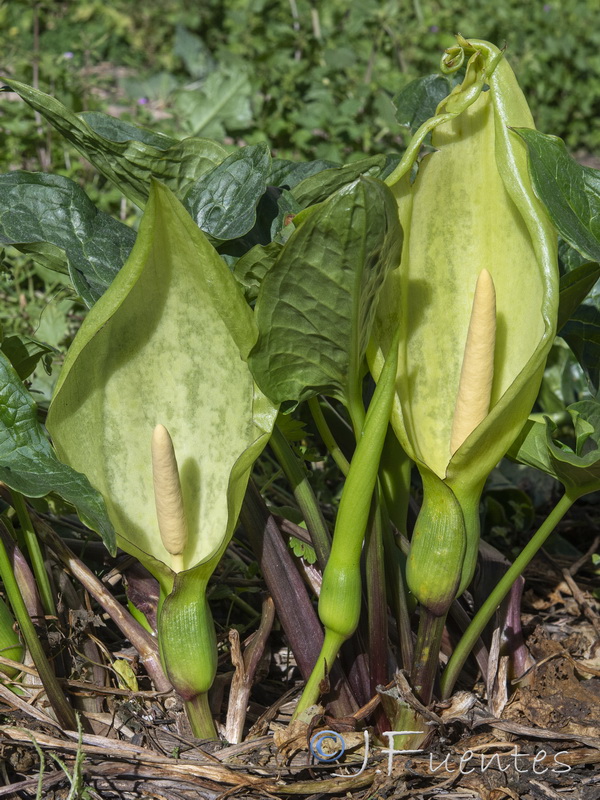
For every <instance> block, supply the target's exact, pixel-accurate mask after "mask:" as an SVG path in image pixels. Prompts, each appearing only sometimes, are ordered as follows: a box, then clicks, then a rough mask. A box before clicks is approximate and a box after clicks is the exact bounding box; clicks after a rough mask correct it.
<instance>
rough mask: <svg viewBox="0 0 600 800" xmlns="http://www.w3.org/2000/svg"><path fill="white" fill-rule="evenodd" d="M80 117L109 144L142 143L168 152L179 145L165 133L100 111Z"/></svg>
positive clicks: (88, 112) (177, 141)
mask: <svg viewBox="0 0 600 800" xmlns="http://www.w3.org/2000/svg"><path fill="white" fill-rule="evenodd" d="M78 116H79V119H82V120H83V121H84V122H87V124H88V125H89V126H90V128H91V129H92V130H93V131H94V132H95V133H97V134H98V135H99V136H102V138H104V139H107V140H108V141H109V142H142V144H149V145H150V146H151V147H156V148H157V150H168V149H169V148H170V147H173V146H174V145H176V144H178V143H179V140H178V139H173V138H172V137H171V136H165V134H164V133H158V132H157V131H151V130H148V128H141V127H140V126H139V125H132V124H131V122H123V120H121V119H118V117H111V116H110V115H109V114H102V113H100V112H99V111H84V112H83V113H82V114H79V115H78Z"/></svg>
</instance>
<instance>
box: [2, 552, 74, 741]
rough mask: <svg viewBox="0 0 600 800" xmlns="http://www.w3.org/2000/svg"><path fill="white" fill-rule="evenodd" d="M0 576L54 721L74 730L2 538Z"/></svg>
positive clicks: (59, 687) (67, 704) (70, 714)
mask: <svg viewBox="0 0 600 800" xmlns="http://www.w3.org/2000/svg"><path fill="white" fill-rule="evenodd" d="M0 577H1V578H2V582H3V584H4V588H5V590H6V594H7V597H8V600H9V602H10V604H11V606H12V610H13V613H14V615H15V617H16V619H17V622H18V623H19V628H20V630H21V635H22V636H23V638H24V640H25V644H26V645H27V649H28V650H29V653H30V654H31V657H32V659H33V663H34V664H35V668H36V669H37V671H38V675H39V676H40V680H41V682H42V684H43V686H44V689H45V691H46V694H47V696H48V700H49V702H50V705H51V706H52V709H53V711H54V713H55V714H56V719H57V720H58V723H59V725H61V727H63V728H65V729H66V730H70V731H76V730H77V717H76V716H75V712H74V710H73V709H72V708H71V706H70V705H69V702H68V700H67V698H66V697H65V695H64V692H63V690H62V688H61V686H60V684H59V682H58V680H57V678H56V675H55V674H54V672H53V671H52V667H51V666H50V662H49V661H48V658H47V656H46V653H45V652H44V649H43V648H42V645H41V643H40V640H39V639H38V637H37V634H36V632H35V628H34V627H33V622H32V621H31V617H30V616H29V614H28V613H27V608H26V607H25V603H24V602H23V597H22V596H21V592H20V590H19V586H18V584H17V581H16V579H15V576H14V573H13V571H12V566H11V563H10V558H9V557H8V553H7V551H6V547H5V546H4V542H3V541H2V539H0Z"/></svg>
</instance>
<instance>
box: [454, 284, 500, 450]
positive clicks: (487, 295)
mask: <svg viewBox="0 0 600 800" xmlns="http://www.w3.org/2000/svg"><path fill="white" fill-rule="evenodd" d="M495 345H496V290H495V288H494V281H493V279H492V276H491V275H490V273H489V272H488V271H487V269H483V270H481V272H480V273H479V277H478V278H477V285H476V286H475V296H474V297H473V308H472V310H471V319H470V321H469V331H468V333H467V342H466V344H465V354H464V356H463V362H462V367H461V371H460V381H459V384H458V394H457V397H456V406H455V407H454V418H453V420H452V435H451V439H450V456H453V455H454V453H456V451H457V450H458V448H459V447H460V446H461V444H462V443H463V442H464V441H465V439H466V438H467V437H468V436H469V435H470V434H471V433H472V432H473V431H474V430H475V428H476V427H477V426H478V425H479V424H480V423H481V422H483V420H484V419H485V418H486V417H487V415H488V413H489V410H490V398H491V395H492V383H493V380H494V348H495Z"/></svg>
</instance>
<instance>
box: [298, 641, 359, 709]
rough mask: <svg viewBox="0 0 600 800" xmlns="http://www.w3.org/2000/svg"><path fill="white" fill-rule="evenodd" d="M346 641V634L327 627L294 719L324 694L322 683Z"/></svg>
mask: <svg viewBox="0 0 600 800" xmlns="http://www.w3.org/2000/svg"><path fill="white" fill-rule="evenodd" d="M345 641H346V636H342V635H340V634H338V633H335V631H332V630H331V629H329V628H326V629H325V639H324V640H323V646H322V648H321V652H320V653H319V657H318V658H317V663H316V664H315V666H314V669H313V671H312V672H311V674H310V678H309V679H308V681H307V682H306V686H305V687H304V691H303V692H302V697H301V698H300V700H299V701H298V705H297V706H296V710H295V711H294V716H293V717H292V720H294V719H296V718H297V717H298V716H299V714H301V713H302V711H305V710H306V709H307V708H310V706H313V705H315V703H317V701H318V700H319V697H320V696H321V694H324V690H325V687H324V686H322V685H321V684H322V683H324V682H325V681H326V680H327V678H328V676H329V673H330V672H331V668H332V666H333V663H334V661H335V659H336V658H337V654H338V653H339V651H340V647H341V646H342V645H343V644H344V642H345Z"/></svg>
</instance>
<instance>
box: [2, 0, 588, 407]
mask: <svg viewBox="0 0 600 800" xmlns="http://www.w3.org/2000/svg"><path fill="white" fill-rule="evenodd" d="M471 5H472V8H470V9H467V10H464V11H457V10H456V9H457V6H458V3H457V1H456V0H407V1H406V2H383V1H382V0H361V2H360V3H358V2H357V3H349V2H348V0H343V1H342V0H323V1H322V2H317V0H313V2H310V0H194V1H193V2H192V1H191V0H161V2H160V3H155V2H139V0H112V2H110V3H109V2H105V0H71V1H70V2H60V1H57V0H52V2H50V0H39V2H32V0H8V1H6V0H4V2H0V76H2V75H6V76H8V77H11V78H14V79H16V80H19V81H23V82H25V83H30V84H33V85H35V86H37V87H38V88H40V89H42V90H43V91H46V92H48V93H50V94H52V95H54V96H56V97H57V98H58V99H59V100H61V101H62V102H63V103H64V104H65V105H67V106H69V107H70V108H71V109H73V110H74V111H83V110H97V111H104V112H107V113H109V114H114V115H117V116H119V117H121V118H122V119H124V120H127V121H132V122H135V123H137V124H141V125H145V126H148V127H151V128H154V129H157V130H160V131H163V132H165V133H168V134H171V135H175V136H179V137H184V136H190V135H198V136H208V137H214V138H216V139H219V140H221V141H223V142H225V143H227V144H231V145H240V144H255V143H257V142H260V141H266V142H268V144H269V146H270V147H271V149H272V151H273V154H274V155H276V156H280V157H287V158H297V159H314V158H325V159H331V160H333V161H337V162H342V163H343V162H347V161H349V160H352V159H354V158H360V157H361V155H362V154H365V153H368V154H374V153H398V151H401V150H402V149H403V148H404V145H405V142H406V140H407V137H408V133H407V131H406V130H404V129H402V128H401V127H400V126H399V125H398V123H397V122H396V119H395V110H394V104H393V98H394V96H395V95H396V94H397V93H398V92H399V91H400V90H401V89H402V88H403V87H404V86H405V85H406V84H407V83H408V82H409V81H411V80H412V79H414V78H416V77H419V76H422V75H427V74H430V73H432V72H436V71H437V69H438V64H439V59H440V56H441V54H442V52H443V50H444V49H445V48H446V47H448V46H450V45H452V44H453V42H454V36H453V34H454V33H455V32H460V33H462V34H463V35H464V36H467V37H476V38H483V39H488V40H490V41H492V42H494V43H495V44H498V45H500V46H503V45H504V44H506V45H507V57H508V58H509V60H510V62H511V64H512V66H513V67H514V69H515V71H516V73H517V76H518V79H519V81H520V83H521V86H522V87H523V89H524V91H525V94H526V96H527V98H528V101H529V103H530V106H531V108H532V110H533V112H534V116H535V118H536V122H537V125H538V127H539V128H540V130H542V131H544V132H546V133H553V134H557V135H559V136H561V137H562V138H564V139H565V140H566V142H567V145H568V147H569V148H570V150H571V152H573V153H574V154H575V155H577V156H578V157H579V158H580V159H582V160H586V161H587V162H588V163H591V164H593V165H594V166H600V161H599V160H598V158H597V157H598V156H600V126H599V125H598V122H597V120H598V119H599V118H600V25H599V24H598V22H599V18H600V0H554V2H550V3H542V2H538V0H535V2H528V3H525V2H523V0H479V2H477V3H472V4H471ZM12 169H26V170H33V171H39V170H42V171H48V172H57V173H60V174H62V175H65V176H67V177H70V178H72V179H73V180H75V181H77V182H78V183H80V184H81V185H82V186H83V187H84V188H85V191H86V192H87V194H88V195H89V196H90V198H91V200H92V201H93V202H94V203H95V204H96V205H97V206H99V208H101V209H102V210H104V211H108V212H109V213H111V214H113V215H115V216H118V217H119V218H120V219H121V220H123V221H124V222H127V223H128V224H132V225H135V224H136V222H137V219H138V218H139V211H138V209H136V208H135V207H134V206H133V205H132V204H131V203H129V202H128V201H126V200H125V199H124V198H122V197H121V195H120V193H119V192H118V190H117V189H116V188H115V187H113V186H112V185H111V184H110V183H108V182H107V181H106V179H104V178H102V177H101V176H99V175H98V174H97V173H96V172H95V170H94V169H93V168H92V167H91V166H90V165H89V164H88V163H87V162H86V161H85V160H84V159H82V157H81V156H80V155H79V154H78V153H77V151H75V150H74V149H73V148H72V147H71V145H69V144H68V143H67V142H65V141H64V140H63V139H61V137H60V136H59V135H58V134H57V133H56V132H54V131H53V130H52V129H51V128H50V126H49V125H47V124H46V123H45V122H44V121H43V120H42V119H40V118H36V115H35V114H34V112H33V111H32V110H31V109H30V108H29V106H27V105H26V104H25V103H24V102H22V101H21V100H20V99H19V98H18V97H17V95H15V94H10V93H5V94H0V173H3V172H7V171H9V170H12ZM83 313H84V309H83V308H82V306H81V304H80V303H79V302H78V301H77V299H76V298H74V297H73V294H72V292H71V291H70V289H69V287H68V279H67V278H66V276H63V275H61V274H59V273H51V272H49V271H48V270H45V269H44V268H42V267H40V266H39V265H37V264H36V263H34V262H33V261H32V260H31V259H30V258H29V257H27V256H23V255H20V254H17V253H16V251H13V250H12V248H7V249H6V250H5V251H2V250H0V326H2V327H4V328H5V330H6V331H14V332H18V333H20V334H23V335H30V336H34V337H35V338H36V339H39V340H42V341H44V342H46V343H47V344H48V345H50V346H51V347H53V348H56V351H55V356H54V367H55V368H54V372H53V374H52V375H48V374H46V372H45V371H44V370H43V369H41V368H39V369H38V370H37V371H36V373H35V375H34V377H33V383H32V390H33V391H34V394H35V395H36V397H37V399H38V402H41V403H42V404H46V403H47V402H48V400H49V397H50V393H51V390H52V384H53V383H54V381H55V380H56V375H57V369H56V367H57V366H59V365H60V362H61V359H62V355H63V353H64V351H65V349H66V346H67V345H68V342H69V341H70V339H71V338H72V336H73V334H74V331H75V330H76V329H77V327H78V326H79V324H80V322H81V319H82V314H83ZM0 333H1V329H0ZM561 374H562V373H561Z"/></svg>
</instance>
